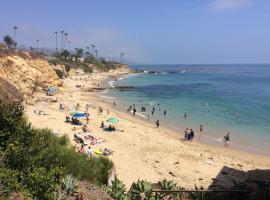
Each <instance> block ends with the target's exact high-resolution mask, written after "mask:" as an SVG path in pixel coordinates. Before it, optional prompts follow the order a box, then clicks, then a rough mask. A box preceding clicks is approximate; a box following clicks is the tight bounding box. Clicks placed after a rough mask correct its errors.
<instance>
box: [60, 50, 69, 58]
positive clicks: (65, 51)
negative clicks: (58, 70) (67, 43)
mask: <svg viewBox="0 0 270 200" xmlns="http://www.w3.org/2000/svg"><path fill="white" fill-rule="evenodd" d="M61 56H64V57H65V59H67V57H69V56H70V53H69V52H68V51H67V50H64V51H63V52H62V53H61Z"/></svg>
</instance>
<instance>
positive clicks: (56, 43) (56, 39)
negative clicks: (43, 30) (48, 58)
mask: <svg viewBox="0 0 270 200" xmlns="http://www.w3.org/2000/svg"><path fill="white" fill-rule="evenodd" d="M54 33H55V52H57V31H55V32H54Z"/></svg>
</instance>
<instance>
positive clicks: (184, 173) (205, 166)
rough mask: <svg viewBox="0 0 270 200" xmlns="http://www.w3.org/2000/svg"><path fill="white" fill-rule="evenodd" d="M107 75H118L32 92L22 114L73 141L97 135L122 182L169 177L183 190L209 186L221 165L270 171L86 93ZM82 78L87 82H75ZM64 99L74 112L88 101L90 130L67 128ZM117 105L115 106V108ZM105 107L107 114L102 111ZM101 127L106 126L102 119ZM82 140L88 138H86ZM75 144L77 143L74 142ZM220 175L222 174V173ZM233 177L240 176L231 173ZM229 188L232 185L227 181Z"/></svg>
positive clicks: (265, 162) (251, 157)
mask: <svg viewBox="0 0 270 200" xmlns="http://www.w3.org/2000/svg"><path fill="white" fill-rule="evenodd" d="M111 75H113V76H115V77H118V76H119V75H121V73H118V72H115V73H98V74H96V73H93V74H91V75H89V76H81V77H77V79H78V80H75V79H76V78H75V77H73V78H72V79H71V78H67V79H65V80H64V85H63V88H62V89H61V90H60V91H59V92H58V94H57V95H55V96H54V97H47V96H46V95H45V94H37V95H38V97H39V99H40V101H39V102H37V103H36V104H35V105H28V106H27V108H26V116H27V118H28V120H29V121H30V122H31V123H32V126H34V127H37V128H47V127H48V128H50V129H52V130H53V131H54V132H55V133H56V134H59V135H67V136H68V137H69V138H70V141H71V143H72V144H74V145H77V144H76V143H75V142H74V141H73V135H74V133H79V132H81V134H80V135H81V136H82V137H83V136H84V135H88V134H90V135H93V136H94V137H102V138H104V139H105V140H106V141H105V142H104V143H100V144H96V145H91V147H92V148H93V149H94V150H96V149H99V148H109V149H112V150H113V155H110V156H109V158H110V159H111V160H112V161H113V162H114V164H115V173H116V175H117V177H118V178H119V179H120V180H122V181H123V182H124V183H125V184H126V186H127V187H128V188H129V186H130V185H131V184H132V182H134V181H137V180H138V179H146V180H148V181H151V182H158V181H160V180H162V179H165V178H166V179H168V180H174V181H175V182H177V183H178V185H180V186H182V187H185V188H194V185H195V184H196V185H197V186H203V187H204V188H208V186H209V185H211V184H212V183H213V181H215V182H216V181H218V180H216V179H215V178H216V177H217V175H220V173H221V171H222V170H223V167H228V168H233V169H236V170H241V171H248V170H253V169H269V168H270V158H269V157H264V156H261V155H255V154H250V153H245V152H241V151H236V150H232V149H230V148H224V147H217V146H212V145H207V144H202V143H199V142H197V141H193V142H188V141H181V140H180V139H179V133H178V134H176V133H175V132H174V131H172V130H170V129H167V128H164V127H160V128H159V129H158V128H156V127H155V125H154V124H150V123H149V122H148V121H147V120H143V119H139V118H138V117H133V116H131V115H130V114H128V113H126V112H122V111H120V110H119V109H116V108H115V107H114V106H113V104H112V102H108V101H105V100H104V99H103V98H101V97H100V96H102V94H100V93H97V92H87V88H89V87H97V84H100V87H104V86H105V85H104V81H105V80H108V79H114V77H111ZM80 78H87V80H80ZM76 85H82V87H76ZM48 98H57V99H58V102H54V103H53V102H49V101H48V102H46V101H44V100H45V99H48ZM60 103H63V104H64V105H65V106H68V107H69V108H70V111H74V107H75V105H76V104H77V103H79V104H80V106H81V109H80V111H82V112H84V111H85V105H86V104H89V105H91V107H90V108H89V114H90V121H89V124H88V128H89V129H90V133H82V131H81V130H78V131H72V128H73V127H74V126H73V125H71V124H68V123H65V122H64V121H65V116H66V114H67V113H68V111H66V112H64V111H62V112H60V111H59V104H60ZM99 106H100V107H102V108H103V110H104V112H103V114H99V113H98V107H99ZM116 107H117V106H116ZM107 109H108V110H109V113H107ZM35 110H42V111H43V112H44V113H47V114H48V115H37V114H34V111H35ZM109 117H116V118H118V119H119V120H120V122H119V123H117V124H115V127H116V128H117V131H116V132H106V131H104V130H102V129H101V128H100V124H101V122H102V121H104V122H105V121H106V119H107V118H109ZM105 125H109V124H107V123H106V122H105ZM85 141H86V143H87V142H88V141H87V140H85ZM77 146H78V145H77ZM224 176H225V175H224ZM232 177H233V178H234V179H236V180H241V179H243V178H244V177H243V176H241V174H240V175H239V176H237V174H234V175H233V176H232ZM226 184H227V185H228V186H230V185H231V184H232V183H231V182H228V183H226Z"/></svg>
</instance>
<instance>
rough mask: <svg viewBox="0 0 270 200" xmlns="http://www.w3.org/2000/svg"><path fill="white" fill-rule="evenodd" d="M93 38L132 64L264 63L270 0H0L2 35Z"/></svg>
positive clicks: (80, 43) (50, 41)
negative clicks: (59, 33)
mask: <svg viewBox="0 0 270 200" xmlns="http://www.w3.org/2000/svg"><path fill="white" fill-rule="evenodd" d="M15 25H16V26H18V27H19V29H18V31H17V39H18V42H19V43H20V44H22V43H23V44H26V45H33V46H35V41H36V39H39V40H40V46H44V47H45V46H46V47H51V48H54V47H55V35H54V31H61V30H64V31H66V32H68V33H69V36H70V38H69V39H70V40H71V46H72V48H74V47H84V48H85V47H86V46H90V44H92V43H94V44H95V45H96V46H97V48H98V50H99V51H100V54H102V55H103V56H110V55H111V56H113V57H115V56H119V55H120V52H121V51H124V52H125V54H126V59H127V60H129V61H130V62H135V63H191V64H192V63H269V62H270V0H95V1H94V0H2V1H1V11H0V37H1V38H2V37H3V36H4V35H6V34H10V35H11V36H14V32H13V29H12V27H13V26H15Z"/></svg>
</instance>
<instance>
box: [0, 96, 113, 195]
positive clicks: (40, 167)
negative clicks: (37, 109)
mask: <svg viewBox="0 0 270 200" xmlns="http://www.w3.org/2000/svg"><path fill="white" fill-rule="evenodd" d="M0 145H1V146H0V147H1V149H0V156H1V158H2V160H3V163H4V165H2V166H0V180H2V184H3V185H4V191H5V193H11V192H22V193H24V194H29V195H30V196H31V197H33V198H37V199H44V200H46V199H52V198H53V196H54V191H55V189H56V188H57V187H58V186H59V184H60V180H61V179H62V177H64V176H65V175H67V174H73V175H74V176H75V178H77V179H79V180H87V181H90V182H92V183H94V184H97V185H102V184H106V183H107V179H108V176H109V174H110V171H111V169H112V167H113V164H112V162H111V161H110V160H109V159H107V158H105V157H99V158H95V157H94V158H91V159H88V158H87V157H86V155H80V154H78V153H77V152H76V151H75V149H74V148H71V147H70V145H69V143H68V140H67V138H66V137H57V136H55V135H53V134H52V132H51V131H50V130H48V129H33V128H32V127H31V125H30V124H28V123H27V122H26V120H25V119H24V117H23V107H22V106H21V105H20V104H17V103H14V104H9V105H7V104H5V103H3V102H1V101H0Z"/></svg>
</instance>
